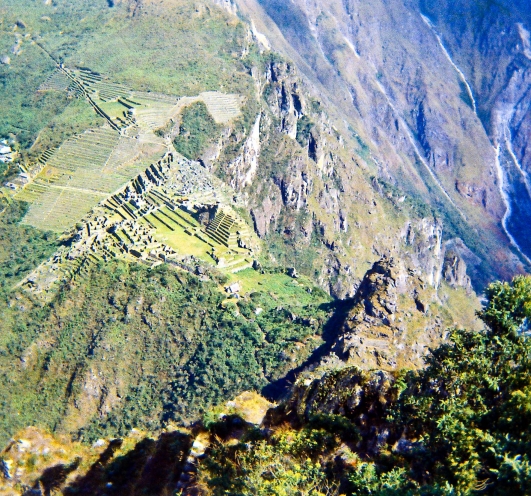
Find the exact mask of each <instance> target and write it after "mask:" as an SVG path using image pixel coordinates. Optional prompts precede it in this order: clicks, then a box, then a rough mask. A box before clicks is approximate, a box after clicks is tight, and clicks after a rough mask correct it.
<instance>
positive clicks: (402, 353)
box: [331, 257, 470, 370]
mask: <svg viewBox="0 0 531 496" xmlns="http://www.w3.org/2000/svg"><path fill="white" fill-rule="evenodd" d="M449 260H450V259H449ZM452 269H453V272H452ZM444 275H445V277H448V278H451V279H452V282H453V283H454V285H455V286H456V287H457V286H466V285H467V283H469V281H470V280H469V279H467V276H466V265H464V262H462V261H461V260H460V259H459V258H458V257H456V258H455V263H454V266H449V265H448V264H446V265H445V272H444ZM439 305H440V301H439V296H438V294H437V291H436V290H435V288H433V287H432V286H431V285H430V284H429V283H428V281H427V280H426V278H425V276H424V275H423V274H422V272H420V271H418V270H415V269H413V268H411V267H407V266H406V265H405V264H404V263H403V262H402V261H395V260H393V259H391V258H385V257H384V258H382V259H380V260H379V261H377V262H376V263H374V265H373V266H372V268H371V269H370V270H369V271H368V272H367V273H366V275H365V277H364V278H363V281H362V282H361V284H360V286H359V288H358V290H357V292H356V295H355V296H354V298H353V306H352V309H351V310H350V311H349V312H348V315H347V318H346V320H345V322H344V324H343V328H342V329H341V331H340V333H339V336H338V338H337V340H336V342H335V343H334V345H333V347H332V349H331V351H332V353H333V354H335V355H336V356H337V357H339V359H341V360H343V361H345V362H346V363H348V364H353V365H356V366H358V367H360V368H362V369H366V370H368V369H372V368H378V369H383V370H394V369H400V368H403V367H414V368H416V367H420V366H422V364H423V358H424V356H425V355H426V353H427V352H428V348H430V347H433V346H435V345H437V344H439V343H440V342H441V341H442V340H444V338H445V335H446V329H447V328H448V327H449V326H450V325H451V323H452V321H451V320H446V319H445V317H444V316H443V317H441V316H440V315H439V314H438V307H439Z"/></svg>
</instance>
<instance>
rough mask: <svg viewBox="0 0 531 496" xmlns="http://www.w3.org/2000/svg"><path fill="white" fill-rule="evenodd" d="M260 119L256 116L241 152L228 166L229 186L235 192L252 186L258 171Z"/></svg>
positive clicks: (259, 116)
mask: <svg viewBox="0 0 531 496" xmlns="http://www.w3.org/2000/svg"><path fill="white" fill-rule="evenodd" d="M260 119H261V115H260V114H258V117H257V118H256V121H255V123H254V125H253V127H252V129H251V131H250V133H249V137H248V138H247V140H246V141H245V144H244V145H243V150H242V152H241V154H240V155H238V157H236V158H235V159H234V160H233V161H232V162H231V163H230V164H229V165H228V167H227V168H228V174H229V176H230V177H231V181H230V182H231V186H232V187H233V188H234V189H235V190H236V191H242V190H243V189H244V188H245V186H247V185H249V184H252V182H253V180H254V178H255V177H256V173H257V170H258V157H259V156H260V148H261V143H260Z"/></svg>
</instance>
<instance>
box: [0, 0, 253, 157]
mask: <svg viewBox="0 0 531 496" xmlns="http://www.w3.org/2000/svg"><path fill="white" fill-rule="evenodd" d="M125 3H126V2H123V3H120V4H117V5H115V6H114V7H113V8H109V5H108V3H107V1H106V0H95V1H92V2H86V1H84V0H73V1H70V2H66V3H64V2H63V3H61V4H60V5H58V6H55V5H45V4H44V2H40V3H38V4H35V2H33V1H31V2H30V1H29V0H25V1H19V0H6V2H3V4H2V6H1V7H0V31H1V33H0V55H7V54H9V55H10V58H11V62H10V64H9V65H0V81H1V85H2V112H3V117H4V118H3V119H2V122H1V123H0V137H6V136H8V135H9V134H10V133H12V134H14V135H15V136H16V137H17V140H18V141H19V143H20V147H21V149H22V150H23V151H24V150H27V149H29V148H30V147H31V145H32V144H33V143H34V142H35V140H36V139H37V137H38V136H39V133H40V132H41V130H43V129H45V131H44V135H43V136H42V137H43V143H42V146H43V149H44V147H45V145H53V146H55V145H57V144H59V143H60V140H62V139H63V138H64V137H65V136H66V135H69V134H71V133H73V132H80V131H83V130H84V129H87V128H88V127H91V126H93V124H94V122H93V121H94V120H95V119H97V118H96V117H95V116H94V115H93V113H90V112H84V111H81V112H79V110H80V109H78V108H77V106H78V103H74V102H76V100H75V99H74V100H72V97H71V96H69V95H68V93H67V92H66V91H64V90H63V91H59V90H56V89H52V90H47V91H43V92H40V91H37V90H38V89H39V87H40V86H41V84H42V83H44V82H45V81H46V80H47V78H48V77H49V76H51V75H52V73H53V72H54V70H55V65H54V63H53V61H52V60H51V59H50V57H49V56H48V55H47V54H46V53H45V52H44V50H43V49H42V48H40V46H42V47H43V48H44V49H45V50H47V51H48V52H49V53H50V54H51V55H52V56H53V57H54V58H55V59H56V60H58V61H61V62H63V63H64V64H65V66H66V67H70V68H76V67H88V68H90V69H91V70H94V71H96V72H99V73H101V74H103V75H104V76H106V77H108V78H110V80H112V81H114V82H117V83H122V84H125V85H126V86H128V87H130V88H132V89H134V90H143V91H152V92H160V93H165V94H168V95H172V94H173V95H178V96H181V95H197V94H199V93H201V92H203V91H213V90H220V88H222V87H223V91H225V92H227V93H228V92H233V93H239V94H249V93H250V92H251V91H252V84H253V83H252V78H251V77H250V76H249V75H248V74H247V71H246V70H245V65H244V62H243V61H242V60H240V58H238V57H235V56H234V55H235V54H237V53H241V52H242V51H243V48H244V47H245V46H246V45H247V43H248V42H247V39H246V31H245V28H244V26H243V24H242V23H240V22H237V21H234V20H231V19H229V17H228V15H227V14H226V13H224V12H223V11H222V10H221V9H215V8H214V9H213V8H211V7H207V6H206V5H203V4H201V3H200V2H199V3H197V2H196V3H195V4H190V3H189V2H186V1H185V0H175V1H172V2H169V1H168V2H162V4H160V5H155V3H154V2H150V3H149V4H148V5H145V6H144V8H143V9H140V10H139V11H138V12H136V13H135V15H132V14H133V9H129V7H128V6H127V5H124V4H125ZM168 4H170V5H168ZM19 20H21V21H22V22H23V25H24V26H25V27H21V26H19V27H16V28H14V26H15V24H16V22H17V21H19ZM33 40H38V43H39V44H38V45H37V44H35V43H34V42H33ZM153 40H156V43H154V42H153ZM18 45H19V46H20V50H19V51H18V54H17V55H13V54H12V53H11V52H12V49H13V47H15V46H18ZM17 50H18V49H17ZM70 105H73V106H74V107H73V108H72V109H71V110H68V107H69V106H70ZM50 140H51V141H50ZM33 151H38V150H33ZM40 151H42V149H41V150H40Z"/></svg>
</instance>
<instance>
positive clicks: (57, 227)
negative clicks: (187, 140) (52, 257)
mask: <svg viewBox="0 0 531 496" xmlns="http://www.w3.org/2000/svg"><path fill="white" fill-rule="evenodd" d="M139 148H140V150H139ZM164 151H165V149H164V148H163V147H162V146H160V145H158V144H156V143H143V144H138V143H137V142H136V140H133V139H132V138H128V137H125V136H120V135H119V134H118V132H116V131H114V130H112V129H110V128H109V127H102V128H99V129H91V130H89V131H86V132H85V133H83V134H82V135H79V136H76V137H74V138H71V139H69V140H67V141H66V142H65V143H64V144H63V145H62V146H60V147H59V149H58V150H57V151H56V152H55V153H54V154H53V155H52V156H51V157H50V158H49V159H48V160H47V161H46V163H45V167H44V168H43V169H42V171H41V172H40V173H39V174H38V175H37V177H36V178H35V179H34V180H33V181H32V182H31V183H30V184H28V185H27V186H26V187H25V188H24V189H23V190H22V191H20V192H19V193H18V194H17V195H16V198H17V199H18V200H23V201H28V202H30V203H31V207H30V209H29V211H28V213H27V215H26V216H25V218H24V220H23V222H24V223H26V224H29V225H32V226H34V227H37V228H39V229H43V230H53V231H64V230H65V229H68V228H69V227H72V225H73V224H74V223H75V222H77V221H79V220H80V219H81V218H82V217H84V216H85V215H86V214H87V213H88V212H89V211H90V210H91V209H92V208H93V207H94V206H95V205H96V204H97V203H99V202H100V201H102V200H104V199H105V198H107V197H108V196H109V195H110V194H111V193H112V192H113V191H115V190H117V189H119V188H120V187H121V186H123V184H125V183H126V182H127V181H129V180H130V179H131V177H134V176H135V175H136V174H138V173H139V172H140V171H141V170H142V169H143V168H144V167H145V166H144V165H143V164H144V161H143V160H136V161H135V160H134V159H135V158H137V157H143V158H144V159H147V160H146V161H148V160H149V159H150V158H153V157H156V156H158V155H161V154H162V153H164Z"/></svg>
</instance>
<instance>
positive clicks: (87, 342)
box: [0, 262, 330, 440]
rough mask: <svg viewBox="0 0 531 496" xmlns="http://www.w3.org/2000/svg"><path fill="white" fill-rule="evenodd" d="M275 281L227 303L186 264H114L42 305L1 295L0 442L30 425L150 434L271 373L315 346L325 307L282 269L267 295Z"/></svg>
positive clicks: (264, 279)
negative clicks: (182, 269)
mask: <svg viewBox="0 0 531 496" xmlns="http://www.w3.org/2000/svg"><path fill="white" fill-rule="evenodd" d="M276 277H277V276H275V275H274V274H273V275H271V276H268V275H267V274H265V275H263V276H261V283H260V284H261V285H262V286H263V288H264V290H260V289H258V290H257V291H255V292H252V293H250V294H247V296H245V297H243V295H242V298H241V299H239V300H238V301H236V300H234V299H231V300H226V295H224V294H223V292H222V288H220V287H219V286H218V285H217V284H216V283H215V282H204V281H201V280H199V279H198V278H197V277H195V276H193V275H191V274H188V273H186V272H177V271H175V270H171V269H169V268H168V267H167V266H161V267H159V268H157V269H153V270H149V269H147V268H145V267H142V266H141V265H136V264H133V265H127V264H124V263H119V262H115V263H109V264H105V265H101V266H97V267H95V268H94V269H93V270H92V271H91V272H90V274H89V275H88V277H86V278H80V279H78V280H77V281H75V282H69V283H67V284H66V285H65V287H64V289H63V290H62V291H61V292H60V294H59V295H57V297H56V298H55V299H54V301H53V302H52V303H51V304H48V305H46V306H44V307H41V306H39V305H35V304H33V303H32V302H31V300H29V299H27V298H26V297H25V296H24V295H23V294H18V293H13V294H10V295H9V296H8V298H7V300H8V301H7V305H6V304H4V305H3V308H2V310H1V311H2V321H3V324H4V325H3V332H2V337H1V339H2V355H1V356H0V368H1V370H2V374H1V377H2V379H1V380H2V387H1V388H0V390H1V393H0V394H1V400H0V401H1V404H2V409H1V410H2V413H1V414H0V418H1V426H2V427H1V429H0V431H1V432H2V436H3V438H4V440H5V439H6V438H7V437H9V436H10V435H12V433H13V432H14V431H15V430H16V429H18V428H21V427H23V426H26V425H32V424H38V425H41V426H46V427H48V428H50V429H54V430H57V431H58V432H66V433H70V434H73V435H75V436H81V437H82V438H85V439H93V438H95V437H96V438H97V437H100V436H102V435H105V434H106V435H123V434H124V433H125V432H127V431H128V430H130V429H131V428H133V427H144V428H147V429H149V430H158V429H159V428H161V426H164V425H165V424H167V422H169V421H179V422H187V421H190V420H191V419H193V418H195V417H196V416H197V415H198V414H199V413H200V412H203V411H205V409H207V408H208V407H209V405H212V404H215V403H217V402H219V401H222V400H223V399H224V398H230V397H233V396H235V395H236V394H238V393H239V392H241V391H243V390H247V389H260V388H262V387H264V386H266V385H267V384H268V383H269V382H270V381H272V380H275V379H278V378H280V377H282V376H283V375H284V374H286V373H287V371H288V370H289V369H291V368H292V367H294V366H297V365H299V364H301V363H303V362H304V361H305V359H306V358H307V357H308V356H309V354H310V353H311V352H312V351H313V350H314V349H315V348H316V347H318V346H319V345H320V344H321V343H322V339H321V337H320V334H321V332H322V325H323V323H324V322H325V321H326V320H327V318H328V312H329V311H330V307H329V306H328V305H327V303H328V301H329V297H327V296H326V295H325V294H324V293H323V292H322V291H320V290H318V289H314V290H313V291H312V294H311V295H309V294H308V292H307V289H306V287H304V286H303V287H299V286H298V285H297V286H293V280H292V279H291V278H289V277H288V276H281V277H283V282H282V283H281V286H280V288H282V287H285V288H286V289H285V291H286V295H285V296H283V294H282V293H281V292H279V291H278V289H277V291H276V294H275V293H273V292H270V291H267V289H268V280H269V278H276ZM277 285H278V282H277ZM277 287H278V286H277ZM258 309H260V310H258Z"/></svg>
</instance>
